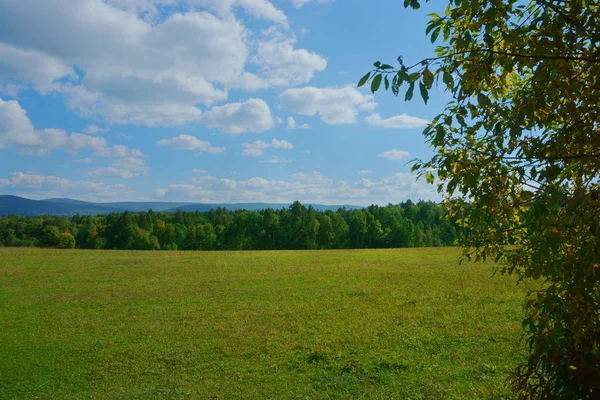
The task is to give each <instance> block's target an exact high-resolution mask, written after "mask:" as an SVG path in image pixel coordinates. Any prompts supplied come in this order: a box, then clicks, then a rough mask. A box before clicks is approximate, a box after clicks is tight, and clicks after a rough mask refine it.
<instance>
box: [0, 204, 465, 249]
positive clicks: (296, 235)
mask: <svg viewBox="0 0 600 400" xmlns="http://www.w3.org/2000/svg"><path fill="white" fill-rule="evenodd" d="M456 233H457V231H456V228H455V226H454V224H453V223H451V222H449V221H447V220H446V218H445V215H444V210H443V208H442V207H441V206H439V205H438V204H436V203H433V202H424V201H420V202H418V203H416V204H415V203H413V202H411V201H407V202H405V203H401V204H398V205H388V206H385V207H380V206H370V207H367V208H364V209H357V210H347V209H344V208H341V209H339V210H337V211H335V212H334V211H323V212H320V211H316V210H315V209H313V208H312V207H310V206H309V207H305V206H304V205H302V204H301V203H300V202H295V203H294V204H292V205H291V206H290V207H289V208H284V209H280V210H273V209H266V210H262V211H242V210H240V211H228V210H226V209H223V208H217V209H213V210H211V211H209V212H181V211H177V212H174V213H161V212H153V211H152V210H150V211H148V212H139V213H131V212H124V213H112V214H108V215H102V216H81V215H75V216H73V217H56V216H44V217H19V216H8V217H2V218H1V219H0V246H40V247H56V248H81V249H126V250H159V249H162V250H276V249H278V250H283V249H348V248H350V249H359V248H386V247H424V246H448V245H452V244H453V243H454V240H455V238H456Z"/></svg>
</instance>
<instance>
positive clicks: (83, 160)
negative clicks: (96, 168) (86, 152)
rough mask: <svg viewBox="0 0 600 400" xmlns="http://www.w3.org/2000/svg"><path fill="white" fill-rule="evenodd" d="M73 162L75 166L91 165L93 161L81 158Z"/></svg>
mask: <svg viewBox="0 0 600 400" xmlns="http://www.w3.org/2000/svg"><path fill="white" fill-rule="evenodd" d="M73 162H74V163H75V164H91V163H93V162H94V160H92V159H91V158H89V157H86V158H81V159H79V160H73Z"/></svg>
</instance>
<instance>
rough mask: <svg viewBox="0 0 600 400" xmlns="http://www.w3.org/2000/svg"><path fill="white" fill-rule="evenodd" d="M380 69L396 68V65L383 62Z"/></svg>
mask: <svg viewBox="0 0 600 400" xmlns="http://www.w3.org/2000/svg"><path fill="white" fill-rule="evenodd" d="M379 69H394V67H393V66H391V65H390V64H381V65H380V66H379Z"/></svg>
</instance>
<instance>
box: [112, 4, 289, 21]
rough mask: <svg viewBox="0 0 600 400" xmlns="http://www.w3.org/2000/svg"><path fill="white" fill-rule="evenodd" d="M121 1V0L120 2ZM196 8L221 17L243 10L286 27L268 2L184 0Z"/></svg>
mask: <svg viewBox="0 0 600 400" xmlns="http://www.w3.org/2000/svg"><path fill="white" fill-rule="evenodd" d="M121 1H122V0H121ZM185 1H186V2H187V3H189V4H191V5H196V6H202V7H209V8H210V9H212V10H213V11H215V12H217V13H218V14H220V15H222V16H225V17H227V16H231V13H232V10H233V9H235V8H243V9H244V11H246V12H247V13H248V14H250V15H251V16H253V17H256V18H261V19H265V20H267V21H272V22H277V23H280V24H282V25H287V23H288V21H287V17H286V16H285V14H284V13H283V11H281V10H279V9H278V8H276V7H275V6H274V5H273V4H272V3H271V2H270V1H268V0H185Z"/></svg>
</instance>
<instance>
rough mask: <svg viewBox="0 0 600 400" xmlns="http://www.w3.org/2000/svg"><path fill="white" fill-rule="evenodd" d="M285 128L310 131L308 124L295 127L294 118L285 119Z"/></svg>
mask: <svg viewBox="0 0 600 400" xmlns="http://www.w3.org/2000/svg"><path fill="white" fill-rule="evenodd" d="M287 128H288V129H292V130H294V129H311V128H312V127H311V126H310V125H309V124H302V125H296V120H295V119H294V117H288V118H287Z"/></svg>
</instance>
